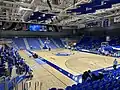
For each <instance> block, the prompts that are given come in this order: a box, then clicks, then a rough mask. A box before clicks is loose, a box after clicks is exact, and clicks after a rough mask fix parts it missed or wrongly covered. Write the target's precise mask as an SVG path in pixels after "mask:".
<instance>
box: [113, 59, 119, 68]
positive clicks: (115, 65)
mask: <svg viewBox="0 0 120 90" xmlns="http://www.w3.org/2000/svg"><path fill="white" fill-rule="evenodd" d="M117 65H118V61H117V59H115V60H114V61H113V68H114V69H115V70H116V69H117Z"/></svg>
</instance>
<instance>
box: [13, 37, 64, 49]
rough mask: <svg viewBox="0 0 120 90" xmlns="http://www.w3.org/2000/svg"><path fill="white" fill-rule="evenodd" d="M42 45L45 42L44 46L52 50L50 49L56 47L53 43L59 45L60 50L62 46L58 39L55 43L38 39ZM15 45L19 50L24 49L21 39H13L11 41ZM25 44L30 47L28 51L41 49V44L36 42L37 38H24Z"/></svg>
mask: <svg viewBox="0 0 120 90" xmlns="http://www.w3.org/2000/svg"><path fill="white" fill-rule="evenodd" d="M40 39H41V41H42V43H43V44H44V45H45V42H47V44H46V46H47V48H52V49H56V48H57V46H56V45H55V43H57V44H58V45H59V47H60V48H63V47H64V45H63V44H62V41H61V40H60V39H55V40H54V41H55V43H54V42H53V40H51V38H49V39H48V40H47V39H46V38H40ZM12 40H13V41H14V42H15V44H16V45H17V46H18V48H19V49H26V46H25V42H24V40H23V38H13V39H12ZM26 40H27V43H28V45H29V47H30V49H36V50H40V49H41V46H42V45H41V43H40V41H39V40H38V38H26Z"/></svg>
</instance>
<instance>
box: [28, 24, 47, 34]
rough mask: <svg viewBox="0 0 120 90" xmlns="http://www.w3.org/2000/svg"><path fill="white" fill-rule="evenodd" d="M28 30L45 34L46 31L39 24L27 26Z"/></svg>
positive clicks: (43, 26) (44, 27)
mask: <svg viewBox="0 0 120 90" xmlns="http://www.w3.org/2000/svg"><path fill="white" fill-rule="evenodd" d="M29 30H30V31H40V32H45V31H47V29H46V26H45V25H40V24H30V25H29Z"/></svg>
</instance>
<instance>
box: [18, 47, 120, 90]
mask: <svg viewBox="0 0 120 90" xmlns="http://www.w3.org/2000/svg"><path fill="white" fill-rule="evenodd" d="M34 52H36V53H37V54H38V55H39V56H41V57H43V58H44V59H46V60H48V61H50V62H52V63H53V64H55V65H57V66H59V67H61V68H62V69H64V70H66V71H68V72H69V73H72V74H73V75H75V76H76V75H80V74H82V73H83V72H84V71H85V70H91V71H94V70H98V69H101V68H106V67H109V66H112V65H113V60H114V59H115V58H113V57H109V56H100V55H95V54H90V53H84V52H78V51H70V50H67V49H56V50H52V51H43V50H42V51H40V50H37V51H34ZM61 52H64V53H71V55H70V56H56V53H61ZM19 53H20V55H21V56H22V57H23V58H25V60H26V63H28V64H29V66H30V67H31V68H32V69H33V70H34V78H33V80H32V81H31V82H33V83H35V82H36V81H39V82H40V84H41V86H40V87H38V88H41V89H37V90H48V89H49V88H51V87H56V88H65V87H66V86H68V85H72V84H74V83H75V82H74V81H73V80H71V79H69V78H68V77H67V76H65V75H63V74H61V73H60V72H59V71H57V70H56V69H54V68H52V67H51V66H49V65H47V64H41V65H40V64H38V63H37V62H36V61H34V59H33V58H29V57H28V55H27V54H26V53H25V52H24V51H19ZM117 60H118V62H119V63H120V59H117ZM32 88H34V85H33V86H32ZM31 90H34V89H31Z"/></svg>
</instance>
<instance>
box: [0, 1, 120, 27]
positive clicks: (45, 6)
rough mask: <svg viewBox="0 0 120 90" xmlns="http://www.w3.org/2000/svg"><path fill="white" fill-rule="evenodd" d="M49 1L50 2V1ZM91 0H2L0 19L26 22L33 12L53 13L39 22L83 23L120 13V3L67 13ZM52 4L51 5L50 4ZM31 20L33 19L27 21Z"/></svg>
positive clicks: (59, 23) (0, 2) (57, 23)
mask: <svg viewBox="0 0 120 90" xmlns="http://www.w3.org/2000/svg"><path fill="white" fill-rule="evenodd" d="M48 1H49V2H48ZM89 2H91V1H90V0H0V21H12V22H14V21H16V22H26V20H27V19H28V18H29V17H30V16H31V15H33V12H40V13H44V14H53V15H54V16H52V19H47V20H46V21H45V22H43V21H42V20H39V21H37V23H45V24H56V25H82V24H84V23H87V22H91V21H97V20H101V19H104V18H109V17H115V16H118V15H120V3H118V4H114V5H112V8H108V9H101V10H96V12H94V13H88V14H80V15H78V14H76V13H66V11H67V10H68V9H73V8H76V7H77V6H78V5H80V4H84V3H89ZM49 4H50V5H49ZM27 22H31V20H29V21H27Z"/></svg>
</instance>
